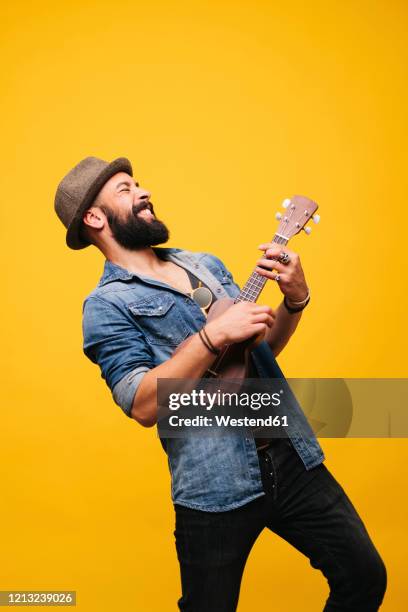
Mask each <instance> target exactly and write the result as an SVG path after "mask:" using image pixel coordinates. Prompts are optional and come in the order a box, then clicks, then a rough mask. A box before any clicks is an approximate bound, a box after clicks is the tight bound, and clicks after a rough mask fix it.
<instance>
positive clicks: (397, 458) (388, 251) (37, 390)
mask: <svg viewBox="0 0 408 612" xmlns="http://www.w3.org/2000/svg"><path fill="white" fill-rule="evenodd" d="M407 12H408V9H407V6H406V4H405V3H404V2H402V1H398V0H382V1H377V2H373V1H371V2H368V1H353V2H350V1H345V2H344V1H343V2H340V1H339V2H330V1H329V2H328V1H320V2H319V1H315V2H313V1H312V2H308V3H304V2H300V0H293V1H292V2H274V1H269V2H266V1H260V0H256V1H252V2H250V1H249V0H241V1H240V2H237V1H235V2H233V1H232V0H219V1H218V2H216V1H212V2H211V1H210V2H194V3H189V2H186V1H184V2H183V1H180V0H175V1H174V2H160V1H158V0H152V1H151V2H140V1H139V2H126V1H125V2H106V1H103V0H99V1H98V2H97V1H96V0H94V1H81V2H78V1H70V2H67V1H65V2H64V1H62V2H57V3H56V2H43V1H40V2H36V3H31V2H17V3H13V4H12V3H8V6H5V5H3V9H2V15H1V16H0V17H1V18H0V23H1V26H0V28H1V43H0V51H1V58H2V64H3V65H2V70H1V73H0V86H1V91H2V110H1V118H2V119H1V123H2V125H1V138H2V146H1V152H0V155H1V178H0V180H1V199H2V203H1V219H0V233H1V235H0V244H1V249H2V258H1V262H2V266H1V272H2V285H3V288H4V291H3V292H2V301H1V307H2V313H1V326H2V330H1V338H2V351H1V360H2V363H1V372H2V385H1V390H2V419H1V451H0V470H1V500H2V501H1V507H0V508H1V509H0V525H1V527H0V536H1V543H0V550H1V553H0V563H1V568H0V589H24V590H29V589H46V590H51V589H73V590H74V589H75V590H76V591H77V594H78V602H79V603H78V610H81V611H84V612H93V611H98V612H114V611H116V610H120V611H121V612H130V611H132V612H133V611H136V610H137V611H141V612H145V611H146V612H150V611H151V612H158V611H162V610H175V609H176V600H177V598H178V596H179V591H180V588H179V576H178V565H177V560H176V554H175V549H174V543H173V533H172V531H173V528H174V527H173V510H172V506H171V501H170V496H169V475H168V473H167V465H166V461H165V455H164V453H163V452H162V450H161V447H160V445H159V442H158V440H157V438H156V435H155V432H154V430H144V429H142V428H141V427H140V426H138V425H137V424H136V422H133V421H131V420H130V419H127V418H126V417H125V416H123V415H122V413H121V411H120V409H119V408H118V407H117V406H116V405H115V404H114V403H113V401H112V400H111V397H110V394H109V391H108V389H107V388H106V387H105V384H104V382H103V381H102V380H101V379H100V376H99V371H98V368H97V367H96V366H94V365H93V364H91V363H90V362H89V361H88V360H87V359H86V358H85V357H84V356H83V354H82V347H81V339H82V338H81V306H82V301H83V299H84V297H85V295H86V294H87V293H88V292H89V291H91V289H92V288H93V287H94V286H95V284H96V283H97V281H98V278H99V276H100V274H101V271H102V264H103V259H102V257H101V255H100V254H99V253H98V252H97V251H96V250H95V249H93V248H90V249H87V250H86V251H80V252H73V251H70V250H69V249H67V248H66V246H65V232H64V229H63V227H62V225H61V224H60V222H59V221H58V219H57V218H56V216H55V214H54V211H53V198H54V192H55V188H56V185H57V183H58V182H59V180H60V179H61V178H62V176H63V175H64V174H65V173H66V172H67V171H68V170H69V169H70V168H71V167H72V166H73V165H75V164H76V163H77V162H78V161H79V160H80V159H82V158H83V157H85V156H87V155H97V156H100V157H102V158H105V159H113V158H114V157H117V156H121V155H125V156H128V157H129V158H130V159H131V160H132V161H133V164H134V168H135V174H136V176H137V178H138V179H139V181H140V183H141V184H142V185H143V186H146V187H148V188H149V189H150V190H151V191H152V201H153V202H154V204H155V206H156V211H157V213H158V214H159V216H160V217H161V218H162V219H163V220H164V221H165V222H166V223H167V224H168V225H169V226H170V229H171V240H170V243H169V244H170V246H180V247H183V248H188V249H192V250H200V251H208V252H212V253H215V254H217V255H218V256H219V257H221V258H222V259H223V260H224V261H225V263H226V264H227V266H228V267H229V268H230V269H231V270H232V272H233V273H234V275H235V278H236V279H237V280H238V282H240V283H242V282H243V281H244V280H245V279H246V277H247V275H248V274H249V272H250V271H251V270H252V266H253V264H254V260H255V258H256V257H257V250H256V247H257V245H258V244H259V243H260V242H263V241H267V240H269V239H270V238H271V236H272V235H273V233H274V231H275V228H276V222H275V221H274V213H275V211H276V210H277V209H278V207H279V205H280V202H281V201H282V200H283V198H285V197H288V196H290V195H292V194H294V193H301V194H304V195H307V196H309V197H311V198H313V199H315V200H316V201H317V202H318V203H319V204H320V211H319V212H320V213H321V216H322V220H321V223H320V225H319V226H316V227H314V228H313V230H314V231H313V233H312V235H311V236H310V237H306V236H305V235H304V234H303V233H302V236H297V237H296V238H295V239H294V240H293V242H292V243H291V247H292V248H293V249H294V250H297V251H299V252H300V254H301V258H302V261H303V265H304V268H305V271H306V273H307V278H308V282H309V284H310V287H311V290H312V301H311V304H310V306H309V307H308V309H307V310H306V311H305V313H304V317H303V319H302V322H301V325H300V328H299V329H298V331H297V332H296V335H295V336H294V337H293V339H292V341H291V343H290V345H289V346H288V347H287V349H286V350H285V352H284V353H283V354H282V356H281V358H280V364H281V366H282V367H283V369H284V371H285V373H286V375H287V376H297V377H301V376H313V377H318V376H326V377H328V376H333V377H336V376H338V377H342V376H348V377H404V376H407V366H406V359H405V348H406V342H407V338H406V321H405V312H406V297H407V296H406V286H405V284H406V273H405V270H406V258H405V244H406V235H405V229H406V228H405V225H406V220H407V213H406V203H405V196H406V191H407V185H406V166H407V163H406V162H407V159H406V142H407V129H406V128H407V122H406V98H407V79H406V69H407V62H406V59H407V47H406V32H407ZM278 301H279V290H278V288H277V287H276V286H270V287H269V288H268V289H267V291H265V293H264V294H263V302H265V303H270V304H271V305H277V304H278ZM322 443H323V447H324V449H325V452H326V455H327V463H326V464H327V466H328V467H329V468H330V469H331V470H332V471H333V473H334V474H335V476H336V477H337V478H338V479H339V480H340V482H341V483H342V484H343V486H344V487H345V488H346V490H347V492H348V494H349V496H350V497H351V499H352V500H353V502H354V504H355V505H356V507H357V508H358V510H359V511H360V513H361V515H362V517H363V519H364V520H365V522H366V524H367V527H368V530H369V532H370V533H371V535H372V537H373V539H374V541H375V543H376V545H377V547H378V549H379V550H380V552H381V554H382V555H383V558H384V560H385V562H386V565H387V568H388V573H389V588H388V592H387V595H386V599H385V602H384V606H383V608H382V609H384V610H385V611H387V612H391V611H392V612H394V611H399V610H406V609H407V606H408V586H407V581H406V579H405V578H404V575H405V572H406V567H405V563H406V548H407V532H406V513H407V494H406V478H407V468H406V465H407V460H408V446H407V442H406V441H405V440H336V441H334V440H323V441H322ZM327 593H328V589H327V585H326V582H325V579H324V578H323V577H322V575H321V574H320V573H318V572H316V571H313V570H312V569H311V568H310V566H309V564H308V561H307V559H306V558H304V557H302V556H301V555H299V554H298V553H297V552H296V551H295V550H294V549H292V548H291V547H290V546H289V545H288V544H286V543H285V542H282V541H280V540H279V539H278V538H277V537H276V536H274V535H272V534H270V533H267V532H264V533H263V534H262V536H261V538H260V539H259V540H258V542H257V544H256V546H255V548H254V550H253V552H252V554H251V556H250V559H249V561H248V564H247V567H246V571H245V575H244V579H243V585H242V590H241V599H240V604H239V612H249V611H252V610H256V609H260V608H261V607H262V608H265V609H268V610H276V611H277V612H284V611H298V610H305V611H306V612H309V611H310V612H314V611H316V610H320V609H322V608H323V602H324V600H325V598H326V597H327Z"/></svg>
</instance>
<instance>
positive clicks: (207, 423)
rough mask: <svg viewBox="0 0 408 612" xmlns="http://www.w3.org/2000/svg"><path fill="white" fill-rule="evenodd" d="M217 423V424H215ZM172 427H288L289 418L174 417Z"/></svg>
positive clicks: (171, 422) (170, 423) (171, 421)
mask: <svg viewBox="0 0 408 612" xmlns="http://www.w3.org/2000/svg"><path fill="white" fill-rule="evenodd" d="M214 421H215V423H214ZM168 422H169V425H170V426H171V427H212V426H213V425H214V424H215V425H216V426H217V427H287V426H288V417H287V416H272V415H270V416H268V417H265V418H264V419H261V418H260V419H255V418H253V417H242V418H239V419H236V418H232V417H230V416H217V415H216V416H215V417H214V418H212V417H207V416H195V417H193V418H187V417H179V416H178V415H173V416H171V417H170V418H169V421H168Z"/></svg>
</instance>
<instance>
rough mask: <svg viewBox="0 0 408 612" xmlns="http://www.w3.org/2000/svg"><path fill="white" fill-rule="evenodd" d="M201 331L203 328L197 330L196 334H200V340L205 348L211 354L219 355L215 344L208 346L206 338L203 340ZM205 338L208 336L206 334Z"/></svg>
mask: <svg viewBox="0 0 408 612" xmlns="http://www.w3.org/2000/svg"><path fill="white" fill-rule="evenodd" d="M203 329H204V328H203ZM202 331H203V330H202V329H200V331H199V332H198V335H199V336H200V340H201V342H202V343H203V344H204V346H205V348H206V349H207V350H209V351H210V353H212V354H213V355H219V353H220V351H219V350H218V349H216V348H215V346H210V344H208V342H207V340H205V338H204V337H203V336H202V335H201V332H202ZM207 338H208V336H207Z"/></svg>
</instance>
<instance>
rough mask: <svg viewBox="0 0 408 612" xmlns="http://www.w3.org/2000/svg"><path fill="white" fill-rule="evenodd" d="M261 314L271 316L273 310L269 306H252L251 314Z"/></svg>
mask: <svg viewBox="0 0 408 612" xmlns="http://www.w3.org/2000/svg"><path fill="white" fill-rule="evenodd" d="M262 312H266V313H267V314H272V313H273V310H272V308H271V307H270V306H261V305H258V304H253V313H254V314H260V313H262Z"/></svg>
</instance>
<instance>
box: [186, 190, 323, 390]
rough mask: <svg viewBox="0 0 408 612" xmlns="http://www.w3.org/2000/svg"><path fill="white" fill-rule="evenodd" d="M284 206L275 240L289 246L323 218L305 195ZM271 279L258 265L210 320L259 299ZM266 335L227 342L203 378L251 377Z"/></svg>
mask: <svg viewBox="0 0 408 612" xmlns="http://www.w3.org/2000/svg"><path fill="white" fill-rule="evenodd" d="M282 206H283V208H284V209H285V213H283V214H281V213H279V212H278V213H277V214H276V218H277V219H278V220H279V221H280V223H279V226H278V230H277V232H276V234H275V235H274V237H273V238H272V242H275V243H276V244H279V245H282V246H286V245H287V243H288V242H289V240H290V239H291V238H292V237H293V236H295V235H296V234H299V232H301V231H302V230H304V231H305V233H306V234H310V232H311V231H312V228H311V227H306V224H307V223H308V221H310V219H313V221H314V222H315V223H318V222H319V220H320V217H319V215H316V214H315V213H316V210H317V209H318V205H317V204H316V202H313V200H310V199H309V198H306V197H305V196H300V195H295V196H293V197H292V198H290V199H289V198H287V199H286V200H284V201H283V203H282ZM267 280H268V279H267V278H265V277H264V276H261V275H260V274H258V272H256V269H254V271H253V272H252V274H251V275H250V276H249V278H248V280H247V281H246V283H245V284H244V286H243V288H242V290H241V291H240V293H239V295H238V296H237V297H236V298H220V299H219V300H216V301H215V302H214V303H213V305H212V306H211V308H210V310H209V312H208V316H207V321H208V322H210V321H212V320H213V319H215V318H217V317H219V316H220V315H221V314H223V313H224V312H225V311H226V310H227V309H228V308H230V307H231V306H232V305H233V304H236V303H237V302H244V301H245V302H256V301H257V299H258V298H259V296H260V294H261V292H262V289H263V288H264V286H265V284H266V281H267ZM263 336H264V334H259V335H257V336H255V337H253V338H250V339H249V340H245V341H244V342H237V343H234V344H227V345H226V346H225V347H224V348H223V349H222V350H221V353H220V354H219V355H218V356H217V358H216V360H215V361H214V362H213V364H212V366H211V368H209V369H208V370H207V371H206V373H205V374H204V375H203V378H230V379H243V378H248V377H249V374H250V368H251V363H250V353H251V350H252V349H254V348H255V347H256V346H257V345H258V344H259V343H260V342H261V341H262V340H263ZM189 340H190V339H189V338H187V339H186V340H184V342H182V343H181V344H180V345H179V346H178V347H177V349H176V351H175V352H177V351H178V350H180V348H182V347H183V346H184V345H185V343H186V342H188V341H189Z"/></svg>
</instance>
